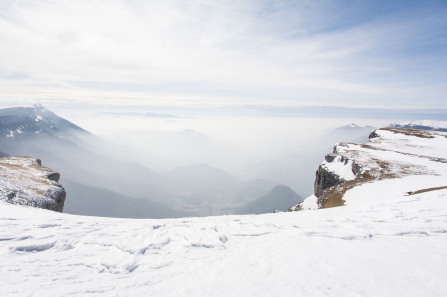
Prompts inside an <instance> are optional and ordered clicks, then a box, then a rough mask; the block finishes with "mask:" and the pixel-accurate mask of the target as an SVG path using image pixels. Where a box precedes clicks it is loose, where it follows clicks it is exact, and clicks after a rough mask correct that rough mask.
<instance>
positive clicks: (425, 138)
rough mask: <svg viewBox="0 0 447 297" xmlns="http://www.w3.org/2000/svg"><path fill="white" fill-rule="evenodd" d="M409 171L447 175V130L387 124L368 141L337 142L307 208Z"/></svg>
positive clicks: (334, 203) (340, 200)
mask: <svg viewBox="0 0 447 297" xmlns="http://www.w3.org/2000/svg"><path fill="white" fill-rule="evenodd" d="M409 175H420V176H422V175H430V176H447V133H445V132H436V131H424V130H415V129H398V128H383V129H378V130H375V131H373V132H372V133H371V135H370V141H369V142H368V143H364V144H356V143H338V144H336V145H335V147H334V151H333V153H332V154H328V155H326V157H325V161H324V162H323V163H322V164H321V165H320V166H319V168H318V170H317V173H316V178H315V186H314V196H311V197H309V201H307V203H306V207H305V208H316V207H320V208H325V207H332V206H340V205H343V204H344V203H345V201H344V200H345V199H344V197H343V195H344V193H345V192H346V191H347V190H349V189H351V188H353V187H356V186H358V185H360V184H363V183H371V182H374V181H377V180H383V179H391V178H400V177H403V176H409ZM444 183H445V184H442V185H440V186H447V182H444ZM315 196H316V197H317V198H318V199H315ZM310 201H313V202H316V203H317V204H318V205H317V204H315V203H310ZM294 209H302V207H300V206H296V207H294Z"/></svg>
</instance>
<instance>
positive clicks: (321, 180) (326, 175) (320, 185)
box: [314, 165, 344, 197]
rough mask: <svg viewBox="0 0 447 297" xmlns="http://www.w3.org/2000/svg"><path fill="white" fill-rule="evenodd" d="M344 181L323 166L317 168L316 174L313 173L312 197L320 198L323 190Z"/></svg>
mask: <svg viewBox="0 0 447 297" xmlns="http://www.w3.org/2000/svg"><path fill="white" fill-rule="evenodd" d="M343 182H344V180H343V179H341V178H340V177H339V176H338V175H337V174H335V173H333V172H331V171H329V170H327V169H326V168H325V167H324V166H322V165H320V166H318V170H317V172H315V182H314V195H315V196H317V197H321V196H322V195H323V192H324V190H326V189H328V188H330V187H332V186H335V185H338V184H341V183H343Z"/></svg>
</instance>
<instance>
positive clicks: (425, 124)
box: [388, 120, 447, 132]
mask: <svg viewBox="0 0 447 297" xmlns="http://www.w3.org/2000/svg"><path fill="white" fill-rule="evenodd" d="M388 127H389V128H403V129H417V130H427V131H440V132H447V126H446V122H441V121H428V120H426V121H414V122H405V123H394V124H391V125H389V126H388Z"/></svg>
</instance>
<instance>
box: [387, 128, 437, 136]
mask: <svg viewBox="0 0 447 297" xmlns="http://www.w3.org/2000/svg"><path fill="white" fill-rule="evenodd" d="M380 130H385V131H391V132H394V133H396V134H404V135H407V136H416V137H420V138H435V137H434V136H433V135H431V134H430V133H431V132H432V131H426V130H417V129H401V128H381V129H380Z"/></svg>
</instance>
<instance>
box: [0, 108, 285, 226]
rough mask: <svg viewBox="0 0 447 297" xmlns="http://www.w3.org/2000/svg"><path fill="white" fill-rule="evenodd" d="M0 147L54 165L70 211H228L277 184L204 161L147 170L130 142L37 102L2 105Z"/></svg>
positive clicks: (137, 214)
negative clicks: (117, 141) (113, 139)
mask: <svg viewBox="0 0 447 297" xmlns="http://www.w3.org/2000/svg"><path fill="white" fill-rule="evenodd" d="M179 149H180V148H179ZM0 151H1V152H2V153H3V154H5V155H6V154H7V155H12V156H17V155H27V156H31V157H35V158H39V159H41V160H42V162H43V165H46V166H49V167H51V168H54V169H55V170H57V171H58V172H60V173H61V180H60V183H61V184H62V185H63V186H64V187H65V188H66V190H67V199H66V202H65V211H66V212H69V213H74V214H85V215H99V216H111V217H131V218H133V217H135V218H143V217H145V218H161V217H181V216H203V215H216V214H231V213H237V212H238V210H239V209H242V208H244V207H245V206H246V205H247V204H248V203H250V202H252V201H254V200H256V199H257V198H259V197H261V196H264V195H266V194H267V193H269V192H270V191H271V190H272V188H274V187H275V186H276V185H277V184H275V183H274V182H272V181H268V180H263V181H262V182H256V180H254V181H243V180H240V179H239V178H236V177H234V176H232V175H230V174H228V173H226V172H225V171H223V170H220V169H217V168H214V167H212V166H209V165H207V164H195V165H188V166H183V167H179V168H175V169H173V170H169V171H165V172H156V171H153V170H151V169H149V168H147V167H145V166H143V165H141V164H140V163H139V162H131V161H129V160H130V159H131V158H129V156H131V155H132V151H133V148H125V149H123V150H121V148H119V149H117V148H116V147H115V146H114V145H113V144H112V143H110V142H107V141H105V140H103V139H101V138H99V137H97V136H95V135H93V134H92V133H90V132H88V131H86V130H84V129H82V128H80V127H79V126H77V125H75V124H73V123H71V122H69V121H67V120H65V119H63V118H61V117H59V116H57V115H56V114H54V113H53V112H51V111H50V110H48V109H47V108H45V107H43V106H41V105H35V106H34V107H32V108H26V107H17V108H7V109H1V110H0ZM279 194H281V193H279ZM274 201H281V197H279V198H278V197H275V200H274ZM292 204H293V203H292ZM280 208H281V205H278V207H275V208H274V209H280Z"/></svg>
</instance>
